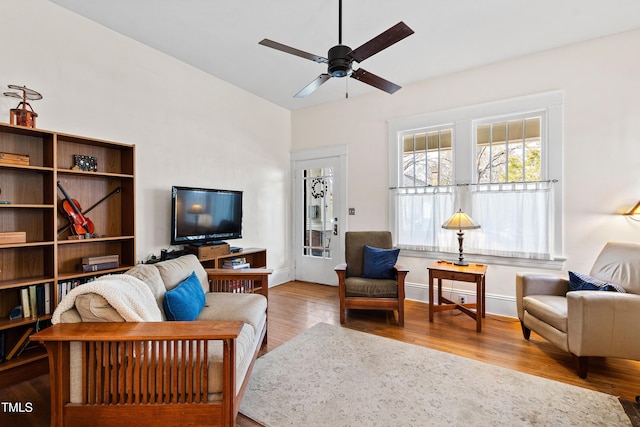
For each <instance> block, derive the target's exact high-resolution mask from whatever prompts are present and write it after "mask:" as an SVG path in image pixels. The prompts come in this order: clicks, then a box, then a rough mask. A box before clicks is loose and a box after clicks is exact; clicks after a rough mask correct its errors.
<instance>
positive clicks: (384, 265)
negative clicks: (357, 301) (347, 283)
mask: <svg viewBox="0 0 640 427" xmlns="http://www.w3.org/2000/svg"><path fill="white" fill-rule="evenodd" d="M399 253H400V249H380V248H374V247H372V246H368V245H365V246H364V267H363V272H362V277H367V278H369V279H395V278H396V269H395V268H393V266H394V265H396V262H397V261H398V254H399Z"/></svg>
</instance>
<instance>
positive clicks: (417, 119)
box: [388, 90, 565, 269]
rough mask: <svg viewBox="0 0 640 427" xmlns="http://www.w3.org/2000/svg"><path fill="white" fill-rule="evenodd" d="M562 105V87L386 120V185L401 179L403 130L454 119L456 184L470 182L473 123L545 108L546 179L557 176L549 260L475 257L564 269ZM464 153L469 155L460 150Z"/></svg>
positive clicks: (391, 225) (413, 253) (393, 220)
mask: <svg viewBox="0 0 640 427" xmlns="http://www.w3.org/2000/svg"><path fill="white" fill-rule="evenodd" d="M563 104H564V91H560V90H559V91H551V92H544V93H539V94H534V95H528V96H523V97H518V98H511V99H507V100H501V101H495V102H490V103H485V104H477V105H472V106H467V107H461V108H456V109H451V110H445V111H438V112H433V113H428V114H422V115H417V116H412V117H403V118H398V119H392V120H389V121H388V130H389V134H388V137H389V189H390V190H392V189H395V188H397V187H398V185H399V183H402V182H403V181H402V173H403V171H402V170H401V168H400V160H401V159H402V148H403V147H402V137H401V135H402V134H406V133H407V131H412V130H418V129H424V128H429V127H434V126H440V125H442V124H446V123H452V122H453V123H454V126H453V127H454V131H453V132H454V141H455V142H454V143H453V150H454V154H453V156H454V165H455V168H454V177H453V179H454V182H455V183H456V184H464V183H473V180H472V177H473V175H474V172H473V171H474V166H473V159H474V156H472V155H468V153H470V152H471V153H475V148H474V147H473V144H474V140H475V138H474V137H473V129H474V128H475V125H474V123H477V122H478V121H480V120H485V119H489V118H492V117H500V116H511V115H514V114H519V113H526V112H535V111H541V112H544V113H546V114H545V116H546V120H547V126H546V129H545V128H543V129H544V131H545V132H546V135H545V138H544V140H545V141H547V142H546V144H547V146H546V147H545V148H546V150H542V151H543V156H544V157H543V159H541V160H542V162H541V163H542V165H543V168H544V169H543V171H541V172H542V174H543V175H542V176H544V177H546V178H545V179H551V180H557V182H556V183H555V188H554V201H553V202H554V207H555V211H554V216H553V218H552V221H553V227H554V232H553V235H554V243H553V253H552V254H551V260H530V259H526V260H525V259H520V258H504V257H497V256H482V257H478V258H477V259H476V257H475V256H474V259H476V260H477V261H478V262H490V263H494V264H507V265H513V266H526V267H539V268H547V269H562V267H563V263H564V261H565V258H564V256H563V253H564V248H563V228H564V227H563V212H564V205H563V197H562V195H563V164H564V161H563V151H564V150H563V139H564V135H563V123H562V122H563ZM460 153H467V155H460ZM394 203H395V198H394V197H390V198H389V229H390V230H391V232H392V233H393V235H394V236H396V235H397V225H396V218H395V212H396V209H395V208H396V207H395V206H394ZM403 254H404V255H406V256H419V257H422V256H424V257H429V258H431V257H435V258H440V257H442V255H443V254H442V253H438V252H427V253H424V254H422V253H418V252H417V251H403Z"/></svg>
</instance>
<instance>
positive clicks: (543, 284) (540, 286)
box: [516, 273, 569, 320]
mask: <svg viewBox="0 0 640 427" xmlns="http://www.w3.org/2000/svg"><path fill="white" fill-rule="evenodd" d="M568 291H569V279H567V278H566V277H561V276H554V275H552V274H538V273H517V274H516V306H517V309H518V318H519V319H520V320H522V319H523V316H524V308H523V305H522V298H524V297H526V296H528V295H558V296H562V295H565V294H566V293H567V292H568Z"/></svg>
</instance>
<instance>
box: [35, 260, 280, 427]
mask: <svg viewBox="0 0 640 427" xmlns="http://www.w3.org/2000/svg"><path fill="white" fill-rule="evenodd" d="M207 273H208V275H209V280H210V283H211V286H212V288H214V286H218V287H219V290H218V291H223V288H225V287H226V288H227V292H256V293H261V294H262V295H264V296H265V297H267V296H268V294H267V293H268V275H269V274H270V273H271V270H268V269H248V270H240V271H238V270H232V271H228V270H217V269H208V270H207ZM240 283H242V285H243V286H242V287H240V286H237V285H238V284H240ZM231 289H233V290H231ZM242 326H243V322H240V321H215V322H214V321H194V322H142V323H135V322H118V323H106V322H105V323H84V322H83V323H61V324H57V325H53V326H52V327H49V328H46V329H44V330H42V331H40V332H38V333H37V334H34V335H33V336H32V339H33V340H35V341H40V342H42V343H44V344H45V346H46V348H47V352H48V355H49V372H50V374H51V426H55V427H57V426H70V425H92V426H102V425H104V426H112V425H116V424H117V425H127V423H130V424H131V425H136V426H142V425H149V426H155V427H157V426H158V425H163V426H172V425H176V426H191V425H193V426H202V425H211V426H235V425H236V417H237V414H238V410H239V407H240V402H241V401H242V396H243V395H244V391H245V389H246V385H247V383H248V381H249V377H250V374H251V370H252V369H253V365H254V363H255V360H256V358H257V357H258V353H259V351H260V348H261V346H262V345H264V344H266V333H267V324H266V322H265V325H264V328H263V330H262V331H261V332H260V338H259V339H260V342H261V345H259V346H258V347H257V349H256V351H255V353H254V354H253V358H252V361H251V364H250V366H249V369H248V371H247V374H246V375H245V377H244V381H243V383H242V384H241V385H240V387H239V388H237V385H236V360H235V354H236V340H237V337H238V334H239V333H240V330H241V329H242ZM212 340H214V341H221V342H222V346H223V392H222V400H221V401H216V402H209V401H208V394H209V393H208V382H207V375H208V357H207V345H206V343H207V341H212ZM71 343H78V345H79V346H80V348H81V355H82V356H81V358H82V374H81V376H82V403H71V385H70V363H71V357H70V356H71ZM236 390H238V393H236Z"/></svg>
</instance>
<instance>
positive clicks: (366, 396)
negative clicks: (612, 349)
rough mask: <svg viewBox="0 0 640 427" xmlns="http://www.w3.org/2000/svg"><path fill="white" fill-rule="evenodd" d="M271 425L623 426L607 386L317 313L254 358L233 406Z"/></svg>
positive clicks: (618, 407)
mask: <svg viewBox="0 0 640 427" xmlns="http://www.w3.org/2000/svg"><path fill="white" fill-rule="evenodd" d="M240 412H241V413H242V414H244V415H246V416H247V417H249V418H251V419H253V420H254V421H257V422H259V423H260V424H263V425H265V426H269V427H280V426H296V427H297V426H332V427H334V426H630V425H631V423H630V421H629V418H628V417H627V416H626V415H625V412H624V409H623V408H622V405H621V404H620V403H619V401H618V399H617V398H616V397H614V396H610V395H608V394H605V393H600V392H596V391H591V390H587V389H583V388H580V387H576V386H572V385H568V384H563V383H559V382H556V381H551V380H547V379H544V378H539V377H535V376H533V375H528V374H523V373H521V372H516V371H513V370H510V369H506V368H500V367H496V366H492V365H489V364H486V363H483V362H478V361H475V360H471V359H466V358H464V357H459V356H455V355H451V354H448V353H443V352H440V351H436V350H431V349H428V348H424V347H419V346H416V345H412V344H407V343H403V342H400V341H395V340H392V339H389V338H382V337H377V336H374V335H370V334H366V333H363V332H358V331H354V330H350V329H347V328H342V327H339V326H333V325H328V324H325V323H319V324H317V325H315V326H314V327H312V328H311V329H309V330H307V331H305V332H303V333H302V334H300V335H298V336H297V337H295V338H293V339H292V340H290V341H288V342H286V343H285V344H283V345H281V346H279V347H277V348H276V349H274V350H273V351H270V352H269V353H267V354H266V355H264V356H262V357H261V358H259V359H258V360H256V364H255V367H254V369H253V373H252V374H251V379H250V380H249V384H248V387H247V390H246V393H245V396H244V399H243V401H242V405H241V407H240Z"/></svg>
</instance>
